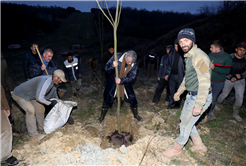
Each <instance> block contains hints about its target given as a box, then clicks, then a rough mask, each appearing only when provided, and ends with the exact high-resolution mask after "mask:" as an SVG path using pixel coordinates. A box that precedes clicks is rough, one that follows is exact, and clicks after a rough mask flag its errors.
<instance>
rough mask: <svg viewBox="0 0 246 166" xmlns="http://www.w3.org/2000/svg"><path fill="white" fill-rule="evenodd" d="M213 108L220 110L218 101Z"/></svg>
mask: <svg viewBox="0 0 246 166" xmlns="http://www.w3.org/2000/svg"><path fill="white" fill-rule="evenodd" d="M214 110H216V111H220V103H218V102H217V103H216V104H215V107H214Z"/></svg>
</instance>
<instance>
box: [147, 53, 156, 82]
mask: <svg viewBox="0 0 246 166" xmlns="http://www.w3.org/2000/svg"><path fill="white" fill-rule="evenodd" d="M147 62H148V77H147V78H148V79H152V74H153V70H154V67H155V65H156V62H157V56H156V54H155V53H154V49H152V50H151V52H150V54H149V55H148V58H147Z"/></svg>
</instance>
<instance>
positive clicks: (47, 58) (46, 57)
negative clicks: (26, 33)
mask: <svg viewBox="0 0 246 166" xmlns="http://www.w3.org/2000/svg"><path fill="white" fill-rule="evenodd" d="M52 58H53V51H52V50H51V49H49V48H48V49H45V50H44V53H43V56H42V60H43V62H44V64H42V62H41V61H40V59H36V60H35V61H33V62H32V64H31V66H30V69H29V76H30V78H33V77H37V76H41V75H46V73H45V69H46V70H47V71H48V74H49V75H52V73H53V72H54V71H55V70H56V69H57V64H56V62H55V61H53V60H52Z"/></svg>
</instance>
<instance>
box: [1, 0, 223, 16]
mask: <svg viewBox="0 0 246 166" xmlns="http://www.w3.org/2000/svg"><path fill="white" fill-rule="evenodd" d="M1 2H8V3H17V4H27V5H34V6H36V5H40V6H60V7H62V8H67V7H69V6H70V7H74V8H75V9H76V10H80V11H81V12H90V9H91V8H97V3H96V0H91V1H1ZM107 3H108V6H109V7H112V6H116V1H108V0H107ZM219 3H220V2H219V1H129V0H128V1H126V0H123V1H122V5H123V7H131V8H137V9H138V10H140V9H146V10H148V11H152V10H161V11H174V12H188V11H189V12H191V13H196V12H197V9H199V7H201V6H204V5H209V6H211V5H213V6H216V5H219Z"/></svg>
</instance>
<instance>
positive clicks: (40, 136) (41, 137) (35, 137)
mask: <svg viewBox="0 0 246 166" xmlns="http://www.w3.org/2000/svg"><path fill="white" fill-rule="evenodd" d="M45 136H46V135H43V134H36V135H34V136H32V137H31V138H32V139H33V140H34V141H40V140H42V139H43V138H44V137H45Z"/></svg>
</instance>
